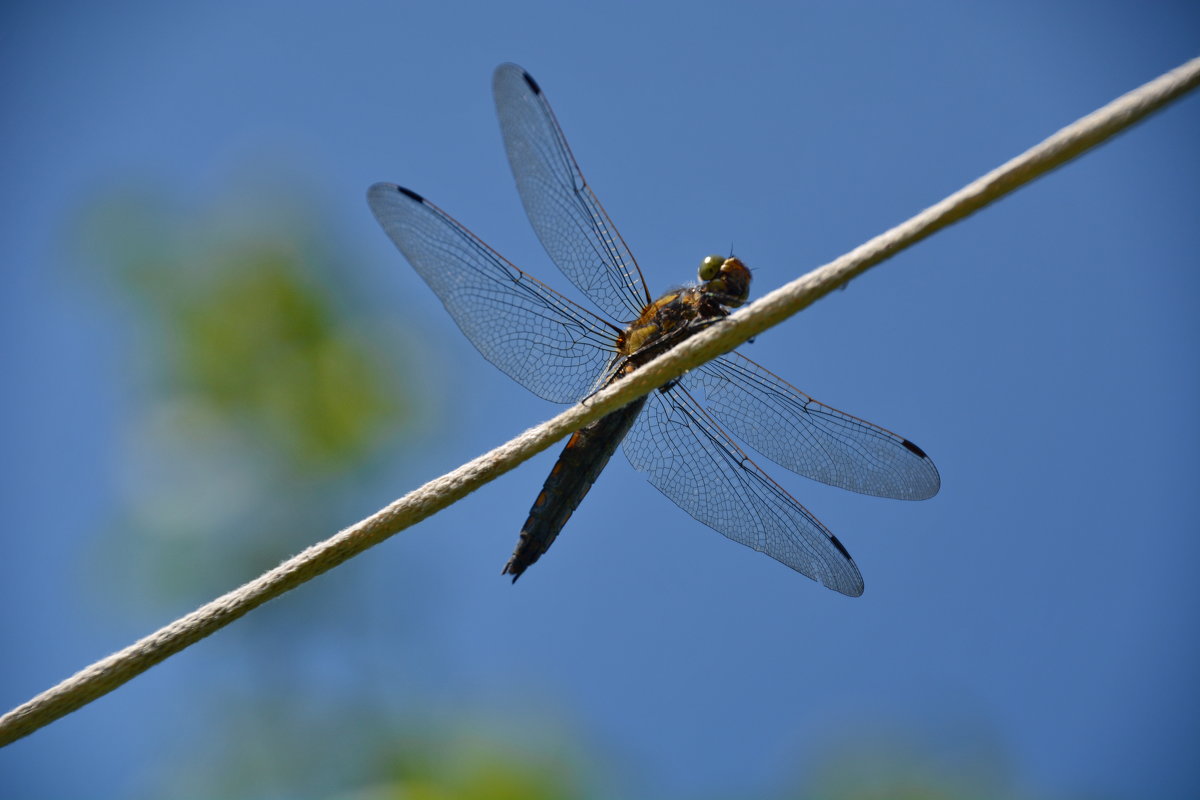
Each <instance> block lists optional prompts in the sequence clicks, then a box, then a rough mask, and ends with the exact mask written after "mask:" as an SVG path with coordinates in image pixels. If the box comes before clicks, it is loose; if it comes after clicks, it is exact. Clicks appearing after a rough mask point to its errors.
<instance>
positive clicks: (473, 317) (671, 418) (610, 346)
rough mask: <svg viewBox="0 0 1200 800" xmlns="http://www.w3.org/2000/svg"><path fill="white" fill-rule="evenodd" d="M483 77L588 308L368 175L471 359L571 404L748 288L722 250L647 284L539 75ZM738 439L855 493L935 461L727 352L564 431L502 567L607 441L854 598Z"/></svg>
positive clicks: (837, 549) (832, 558)
mask: <svg viewBox="0 0 1200 800" xmlns="http://www.w3.org/2000/svg"><path fill="white" fill-rule="evenodd" d="M492 90H493V94H494V96H495V101H496V113H497V116H498V117H499V120H500V130H501V133H502V135H503V139H504V147H505V151H506V153H507V155H508V163H509V165H510V166H511V168H512V172H513V176H514V178H515V179H516V184H517V191H518V193H519V194H520V197H521V202H522V204H523V205H524V207H525V212H526V215H527V216H528V217H529V221H530V223H531V224H532V225H533V229H534V231H535V232H536V234H537V236H538V238H539V239H540V240H541V243H542V246H543V247H544V248H545V250H546V252H547V254H548V255H549V256H550V259H551V260H552V261H553V262H554V263H555V264H556V265H557V266H558V268H559V270H560V271H561V272H562V273H563V274H564V275H565V276H566V277H567V279H568V280H569V281H570V282H571V283H572V284H574V285H575V287H576V288H577V289H578V290H579V291H580V292H582V293H583V295H585V296H586V297H587V298H588V299H590V300H591V301H592V302H593V303H594V304H595V306H596V308H597V309H598V310H590V309H588V308H586V307H584V306H583V305H581V304H579V303H576V302H574V301H572V300H571V299H569V298H568V297H566V296H565V295H563V294H561V293H559V292H558V291H556V290H554V289H552V288H551V287H550V286H548V285H547V284H545V283H542V282H541V281H539V280H538V279H536V278H534V277H533V276H532V275H530V274H529V273H527V272H524V271H523V270H521V269H519V268H517V267H516V266H515V265H514V264H512V263H511V262H510V261H508V260H507V259H505V258H504V257H503V256H501V255H500V254H499V253H497V252H496V251H495V250H493V249H492V248H491V247H489V246H488V245H487V244H485V243H484V242H483V241H482V240H481V239H480V238H479V237H477V236H476V235H475V234H473V233H471V231H469V230H468V229H467V228H466V227H464V226H463V225H461V224H460V223H459V222H457V221H456V220H455V219H454V218H453V217H451V216H450V215H449V214H447V213H446V212H445V211H443V210H442V209H440V208H438V207H437V206H436V205H434V204H433V203H431V202H430V201H428V200H426V199H425V198H424V197H422V196H421V195H419V194H417V193H416V192H414V191H412V190H411V189H407V188H404V187H401V186H398V185H396V184H392V183H377V184H375V185H373V186H372V187H371V188H370V189H369V190H368V193H367V200H368V204H369V205H370V208H371V211H372V212H373V213H374V215H375V218H376V219H377V220H378V221H379V224H380V225H381V226H382V227H383V230H384V231H385V232H386V233H387V235H388V237H389V238H390V239H391V240H392V242H393V243H394V244H395V245H396V247H397V248H398V249H399V250H400V252H401V253H402V254H403V255H404V257H405V258H406V259H407V260H408V262H409V263H410V264H411V265H412V266H413V268H414V269H415V270H416V271H417V273H418V274H419V275H420V276H421V278H422V279H423V280H424V281H425V283H427V284H428V285H429V288H431V289H432V290H433V292H434V293H435V294H436V295H437V297H438V298H439V299H440V300H441V302H442V304H443V305H444V306H445V307H446V310H447V311H448V312H449V313H450V316H451V317H452V318H453V319H454V321H455V323H457V325H458V327H459V328H460V329H461V330H462V332H463V333H464V334H465V335H466V337H467V338H468V339H470V341H471V343H472V344H473V345H474V346H475V347H476V349H478V350H479V352H480V353H481V354H482V355H483V356H484V358H486V359H487V360H488V361H490V362H491V363H492V364H494V365H495V366H497V367H499V368H500V370H501V371H503V372H504V373H506V374H507V375H509V376H510V377H511V378H513V379H514V380H516V381H517V382H518V383H520V384H521V385H523V386H524V387H525V388H527V389H529V390H530V391H531V392H533V393H534V394H536V395H538V396H539V397H542V398H544V399H546V400H549V401H552V402H557V403H574V402H578V401H580V400H582V399H585V398H587V397H588V396H590V395H591V394H593V393H595V392H596V391H598V390H599V389H601V388H603V387H605V386H607V385H608V384H610V383H612V382H613V381H615V380H618V379H620V378H622V377H624V376H626V375H628V374H630V373H631V372H633V371H634V370H637V369H639V368H640V367H642V366H643V365H644V364H646V363H647V362H648V361H650V360H651V359H653V358H654V357H655V356H657V355H660V354H661V353H663V352H665V351H666V350H668V349H670V348H672V347H675V346H676V345H678V344H679V343H680V342H682V341H685V340H686V339H688V338H690V337H691V336H693V335H695V334H696V333H698V332H700V331H701V330H704V329H705V328H707V327H709V326H711V325H714V324H720V322H721V320H723V319H725V318H726V317H727V316H728V315H729V314H730V313H731V312H732V311H733V310H734V309H736V308H738V307H739V306H741V305H743V304H744V303H745V302H746V300H747V299H748V296H749V288H750V278H751V274H750V270H749V269H748V268H747V267H746V265H745V264H744V263H743V262H742V261H741V259H740V258H737V257H733V256H730V257H722V256H708V257H706V258H704V259H703V260H702V261H701V264H700V268H699V270H698V273H697V277H698V280H697V281H696V282H695V283H693V284H691V285H687V286H683V287H680V288H675V289H671V290H670V291H668V292H666V293H665V294H662V295H660V296H658V297H657V298H655V297H653V296H652V295H651V294H650V291H649V289H648V287H647V285H646V281H645V279H644V278H643V276H642V271H641V268H640V267H639V266H638V263H637V261H636V260H635V259H634V257H633V254H632V253H631V252H630V250H629V248H628V246H627V245H626V243H625V240H624V239H623V238H622V237H621V235H620V233H618V231H617V228H616V226H615V225H614V224H613V222H612V220H611V219H610V218H609V216H608V214H607V212H605V210H604V207H603V206H602V205H601V204H600V200H599V199H598V198H597V197H596V195H595V193H594V192H593V191H592V188H591V186H590V185H589V184H588V182H587V181H586V180H585V179H584V177H583V172H582V171H581V170H580V168H579V165H578V163H577V162H576V160H575V157H574V155H573V154H572V152H571V148H570V146H569V145H568V144H567V139H566V137H565V136H564V134H563V131H562V128H561V127H560V126H559V123H558V120H557V119H556V117H555V115H554V112H553V110H551V108H550V104H549V102H548V101H547V99H546V96H545V94H544V93H543V92H542V89H541V87H540V86H539V85H538V83H537V82H536V81H535V80H534V79H533V77H532V76H530V75H529V73H528V72H526V71H525V70H523V69H522V68H521V67H519V66H516V65H515V64H503V65H501V66H500V67H498V68H497V69H496V71H495V73H494V75H493V80H492ZM735 437H736V439H735ZM737 440H741V441H742V442H743V443H745V444H746V445H747V446H749V447H750V448H751V449H752V450H754V451H756V452H757V453H759V454H760V455H762V456H764V457H765V458H767V459H769V460H770V461H773V462H774V463H776V464H778V465H779V466H781V467H784V468H786V469H789V470H791V471H793V472H796V473H798V474H800V475H803V476H806V477H808V478H812V479H814V480H817V481H820V482H822V483H826V484H829V485H831V486H838V487H841V488H843V489H848V490H850V491H854V492H860V493H862V494H867V495H874V496H878V497H889V498H896V499H903V500H922V499H926V498H929V497H932V496H933V495H935V494H937V491H938V489H939V488H940V485H941V478H940V477H939V475H938V471H937V468H936V467H935V466H934V464H933V461H932V460H931V459H930V458H929V456H928V455H926V454H925V452H924V451H923V450H921V448H919V447H917V446H916V445H915V444H913V443H912V442H911V441H909V440H908V439H906V438H904V437H902V436H898V435H896V434H894V433H892V432H891V431H888V430H885V429H884V428H881V427H879V426H877V425H873V424H871V423H869V422H866V421H864V420H861V419H859V418H857V417H854V416H852V415H850V414H846V413H844V412H842V411H838V410H837V409H834V408H832V407H830V406H827V405H824V404H822V403H819V402H817V401H816V400H814V399H813V398H811V397H809V396H808V395H807V394H805V393H803V392H801V391H800V390H799V389H796V388H795V387H793V386H792V385H791V384H789V383H787V382H786V381H784V380H783V379H782V378H779V377H777V376H776V375H775V374H774V373H772V372H770V371H768V370H767V369H765V368H764V367H761V366H759V365H758V364H757V363H755V362H754V361H752V360H750V359H749V358H747V357H746V356H744V355H742V354H740V353H738V352H736V351H732V352H729V353H726V354H725V355H722V356H719V357H717V358H715V359H713V360H712V361H709V362H707V363H705V364H703V365H702V366H699V367H697V368H695V369H693V370H691V371H689V372H686V373H684V374H683V375H682V376H681V377H680V378H678V379H676V380H675V381H673V382H670V383H668V384H666V385H665V386H663V387H661V388H659V389H656V390H653V391H651V392H650V393H649V394H648V395H645V396H643V397H641V398H638V399H637V400H634V401H633V402H631V403H629V404H628V405H626V406H624V407H622V408H620V409H618V410H616V411H613V412H611V413H609V414H608V415H606V416H604V417H601V418H600V419H599V420H597V421H595V422H593V423H591V424H589V425H587V426H586V427H584V428H582V429H580V430H579V431H577V432H575V433H574V434H573V435H572V436H571V437H570V439H569V440H568V441H567V444H566V446H565V447H564V449H563V451H562V454H561V455H560V456H559V458H558V461H557V462H556V463H555V465H554V468H553V469H552V470H551V472H550V475H549V476H548V477H547V478H546V481H545V483H544V485H543V487H542V490H541V492H540V493H539V494H538V496H537V499H536V500H535V501H534V504H533V507H532V508H531V509H530V512H529V516H528V518H527V520H526V522H525V524H524V525H523V526H522V528H521V532H520V537H519V540H518V543H517V546H516V549H515V551H514V552H513V555H512V557H511V558H510V559H509V561H508V562H507V564H505V566H504V570H503V574H508V575H511V576H512V580H513V581H514V582H515V581H516V580H517V579H518V578H519V577H520V576H521V575H522V574H523V573H524V572H525V570H526V569H528V568H529V566H530V565H532V564H533V563H534V562H535V561H537V560H538V559H539V558H540V557H541V556H542V555H543V554H544V553H545V552H546V551H547V549H548V548H549V547H550V545H551V544H552V543H553V542H554V541H555V539H556V538H557V536H558V534H559V532H560V531H561V530H562V528H563V526H564V525H565V524H566V522H567V520H568V519H569V518H570V516H571V515H572V513H573V512H574V511H575V510H576V508H577V507H578V506H579V504H580V502H581V501H582V500H583V497H584V496H585V495H586V494H587V492H588V491H589V489H590V488H591V486H592V484H593V483H594V482H595V481H596V479H597V477H598V476H599V475H600V472H601V471H602V470H603V469H604V467H605V466H606V465H607V463H608V461H609V459H610V457H611V456H612V455H613V453H614V452H615V451H616V449H617V447H618V445H620V446H621V447H622V449H623V451H624V453H625V455H626V457H627V458H628V460H629V462H630V463H631V464H632V465H633V467H634V468H635V469H637V470H639V471H642V472H645V473H647V477H648V479H649V481H650V483H651V484H652V485H653V486H654V487H655V488H657V489H658V490H659V491H660V492H662V493H663V494H664V495H666V496H667V497H668V498H670V499H671V500H672V501H673V502H674V503H675V504H676V505H678V506H679V507H680V508H682V509H683V510H684V511H686V512H687V513H688V514H690V515H691V516H692V517H694V518H695V519H697V520H698V521H700V522H702V523H704V524H705V525H707V526H709V527H710V528H713V529H715V530H716V531H718V532H720V533H722V534H724V535H725V536H727V537H728V538H730V539H732V540H733V541H735V542H739V543H741V544H744V545H747V546H748V547H751V548H753V549H754V550H757V551H760V552H762V553H765V554H766V555H768V556H771V557H772V558H774V559H775V560H777V561H779V562H781V563H783V564H785V565H787V566H788V567H791V568H792V569H794V570H796V571H797V572H799V573H801V574H803V575H806V576H808V577H809V578H812V579H813V580H815V581H817V582H819V583H821V584H822V585H823V586H826V587H828V588H830V589H833V590H835V591H838V592H841V593H842V594H845V595H849V596H851V597H857V596H859V595H861V594H862V592H863V579H862V574H861V573H860V572H859V569H858V567H857V565H856V564H855V563H854V559H853V558H851V556H850V553H849V551H848V550H847V549H846V548H845V546H844V545H843V544H842V543H841V542H840V541H839V540H838V539H837V537H836V536H834V535H833V534H832V533H830V531H829V530H828V529H827V528H826V527H825V526H824V525H823V524H822V523H821V522H820V521H818V520H817V518H816V517H815V516H813V515H812V514H811V513H810V512H809V511H808V509H806V508H805V507H804V506H803V505H801V504H800V503H799V502H798V501H797V500H796V499H795V498H794V497H792V496H791V495H790V494H789V493H788V492H787V491H785V490H784V489H783V487H782V486H780V485H779V484H778V483H776V482H775V481H774V480H772V479H771V478H770V477H769V476H768V475H767V473H766V472H764V471H763V470H762V469H761V468H760V467H759V466H758V464H756V463H755V462H754V461H753V460H752V459H751V458H750V457H749V455H748V454H747V453H746V451H745V450H744V449H743V448H742V446H741V445H739V444H738V442H737Z"/></svg>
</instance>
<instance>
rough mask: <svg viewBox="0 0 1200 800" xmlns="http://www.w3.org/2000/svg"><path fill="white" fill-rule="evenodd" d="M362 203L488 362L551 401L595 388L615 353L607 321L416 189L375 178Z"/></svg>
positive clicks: (571, 398) (569, 398)
mask: <svg viewBox="0 0 1200 800" xmlns="http://www.w3.org/2000/svg"><path fill="white" fill-rule="evenodd" d="M367 202H368V203H369V204H370V206H371V211H372V212H374V214H375V218H376V219H378V220H379V224H380V225H382V226H383V229H384V231H385V232H386V233H387V235H388V236H389V237H391V240H392V241H393V242H394V243H395V244H396V247H398V248H399V249H400V252H401V253H403V254H404V257H405V258H407V259H408V262H409V263H410V264H412V266H413V268H414V269H416V271H417V273H418V274H420V276H421V277H422V278H423V279H424V280H425V282H426V283H427V284H429V287H430V288H431V289H433V291H434V292H435V293H436V294H437V296H438V298H440V299H441V301H442V304H443V305H445V306H446V310H447V311H449V312H450V316H452V317H453V318H454V321H455V322H456V323H458V327H459V328H461V329H462V332H463V333H465V334H466V335H467V338H468V339H470V340H471V343H472V344H474V345H475V347H476V348H478V349H479V352H480V353H482V354H483V356H484V357H485V358H486V359H487V360H488V361H491V362H492V363H493V364H495V365H496V366H497V367H499V368H500V369H501V370H503V371H504V372H505V373H507V374H508V375H509V376H510V377H511V378H512V379H513V380H515V381H517V382H518V383H520V384H521V385H523V386H525V387H526V388H527V389H529V390H530V391H531V392H533V393H534V394H536V395H538V396H539V397H543V398H545V399H547V400H551V401H553V402H556V403H571V402H574V401H576V400H578V399H580V398H581V397H583V396H584V395H586V394H587V393H588V392H589V391H590V390H591V389H592V384H593V383H594V382H595V381H596V380H597V376H600V375H601V374H602V373H603V372H604V368H605V365H606V364H607V363H608V361H609V360H610V358H611V357H612V355H613V347H614V344H615V340H616V335H617V333H618V331H617V330H616V329H615V328H614V327H613V326H612V325H610V324H609V323H607V322H605V321H604V320H603V319H601V318H600V317H598V316H596V315H595V314H592V313H591V312H590V311H588V310H587V309H585V308H582V307H581V306H578V305H576V304H575V303H572V302H571V301H570V300H568V299H567V298H565V297H563V296H562V295H560V294H559V293H558V292H555V291H554V290H553V289H551V288H550V287H549V286H546V285H545V284H543V283H542V282H541V281H539V280H537V279H536V278H534V277H532V276H530V275H527V274H526V273H524V272H522V271H521V270H519V269H517V268H516V267H515V266H513V265H512V264H511V263H509V262H508V261H506V260H505V259H504V258H503V257H502V256H501V255H500V254H499V253H497V252H496V251H495V250H492V249H491V248H490V247H488V246H487V245H486V244H484V243H483V242H482V241H480V239H479V238H478V237H477V236H475V235H474V234H473V233H471V232H470V231H469V230H467V229H466V228H464V227H463V226H462V225H460V224H459V223H458V222H456V221H455V220H454V219H453V218H452V217H450V215H448V214H446V212H444V211H442V210H441V209H440V208H438V207H437V206H435V205H433V204H432V203H430V202H429V201H428V200H426V199H425V198H423V197H421V196H420V195H418V194H416V193H415V192H412V191H410V190H408V189H404V188H402V187H400V186H396V185H395V184H390V183H377V184H375V185H374V186H372V187H371V188H370V190H368V192H367Z"/></svg>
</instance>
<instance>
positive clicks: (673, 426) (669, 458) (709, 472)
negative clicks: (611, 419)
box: [624, 386, 863, 597]
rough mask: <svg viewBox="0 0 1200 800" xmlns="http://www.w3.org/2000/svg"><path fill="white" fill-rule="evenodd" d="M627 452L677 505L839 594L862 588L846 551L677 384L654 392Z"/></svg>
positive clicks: (854, 594)
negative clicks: (668, 388) (663, 390)
mask: <svg viewBox="0 0 1200 800" xmlns="http://www.w3.org/2000/svg"><path fill="white" fill-rule="evenodd" d="M624 450H625V455H626V456H627V457H628V458H629V461H630V463H632V464H633V466H634V467H635V468H637V469H639V470H642V471H645V472H647V473H649V476H648V477H649V480H650V483H652V484H653V485H654V486H655V487H656V488H657V489H658V490H659V491H661V492H662V493H663V494H665V495H666V496H667V497H669V498H670V499H671V500H672V501H673V502H674V503H675V504H676V505H678V506H679V507H680V508H682V509H683V510H684V511H686V512H688V513H689V514H691V515H692V516H693V517H695V518H696V519H697V520H699V521H700V522H703V523H704V524H705V525H708V526H709V527H710V528H713V529H714V530H716V531H718V532H720V533H722V534H724V535H725V536H727V537H729V538H730V539H733V540H734V541H735V542H739V543H741V544H744V545H746V546H747V547H751V548H753V549H755V550H758V551H759V552H762V553H766V554H767V555H769V556H770V557H771V558H774V559H775V560H776V561H780V562H782V563H783V564H786V565H787V566H789V567H791V568H792V569H794V570H796V571H797V572H799V573H801V574H803V575H807V576H808V577H810V578H812V579H813V580H815V581H817V582H818V583H821V584H822V585H824V586H827V587H829V588H830V589H833V590H835V591H838V592H841V593H842V594H845V595H849V596H851V597H857V596H858V595H860V594H862V592H863V580H862V575H861V574H860V573H859V571H858V567H857V566H856V565H855V564H854V559H852V558H851V557H850V553H849V552H847V551H846V548H845V547H843V546H842V543H841V542H839V541H838V540H837V537H835V536H834V535H833V534H832V533H830V532H829V530H828V529H827V528H826V527H825V526H824V525H822V524H821V523H820V521H818V520H817V518H816V517H814V516H813V515H812V514H811V513H809V511H808V509H806V508H805V507H804V506H802V505H800V503H798V502H797V501H796V499H795V498H794V497H792V496H791V495H790V494H788V493H787V492H786V491H784V490H783V488H782V487H780V486H779V484H777V483H775V481H773V480H771V478H770V477H768V476H767V474H766V473H764V472H763V471H762V470H761V469H759V468H758V465H757V464H755V463H754V462H753V461H751V460H750V459H749V458H748V457H747V456H746V454H745V453H744V452H742V451H741V449H739V448H738V446H737V445H736V444H734V442H733V441H732V440H731V439H730V438H729V437H728V436H727V435H726V434H725V433H724V431H722V430H721V428H720V427H719V426H718V425H717V424H716V422H715V421H714V420H713V419H712V418H711V417H709V416H708V415H707V414H706V413H705V412H704V409H703V408H701V407H700V405H699V403H697V402H696V400H695V398H694V397H692V396H691V395H690V394H689V393H688V392H687V391H686V389H684V388H683V387H681V386H675V387H673V388H671V389H670V390H668V391H667V392H661V391H655V392H651V393H650V395H649V398H648V399H647V401H646V408H645V410H644V411H643V412H642V414H641V416H640V417H639V418H638V420H637V422H636V423H634V426H633V429H632V430H631V431H630V432H629V434H628V435H627V436H626V437H625V445H624Z"/></svg>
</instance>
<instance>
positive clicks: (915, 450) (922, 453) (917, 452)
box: [901, 439, 929, 458]
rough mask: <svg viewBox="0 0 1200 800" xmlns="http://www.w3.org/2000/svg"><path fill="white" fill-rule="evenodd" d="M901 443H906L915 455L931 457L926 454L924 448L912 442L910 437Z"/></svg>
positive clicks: (905, 445)
mask: <svg viewBox="0 0 1200 800" xmlns="http://www.w3.org/2000/svg"><path fill="white" fill-rule="evenodd" d="M901 444H903V445H904V447H905V449H907V450H908V451H909V452H911V453H913V455H917V456H920V457H921V458H929V456H927V455H925V451H924V450H922V449H921V448H919V447H917V446H916V445H915V444H913V443H912V442H910V441H909V440H908V439H905V440H904V441H903V442H901Z"/></svg>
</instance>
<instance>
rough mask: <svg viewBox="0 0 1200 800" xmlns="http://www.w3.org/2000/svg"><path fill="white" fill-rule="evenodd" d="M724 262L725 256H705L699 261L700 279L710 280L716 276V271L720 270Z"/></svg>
mask: <svg viewBox="0 0 1200 800" xmlns="http://www.w3.org/2000/svg"><path fill="white" fill-rule="evenodd" d="M724 263H725V256H705V257H704V260H703V261H701V262H700V272H699V274H700V280H702V281H711V280H712V279H713V278H715V277H717V273H718V272H720V271H721V265H722V264H724Z"/></svg>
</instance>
